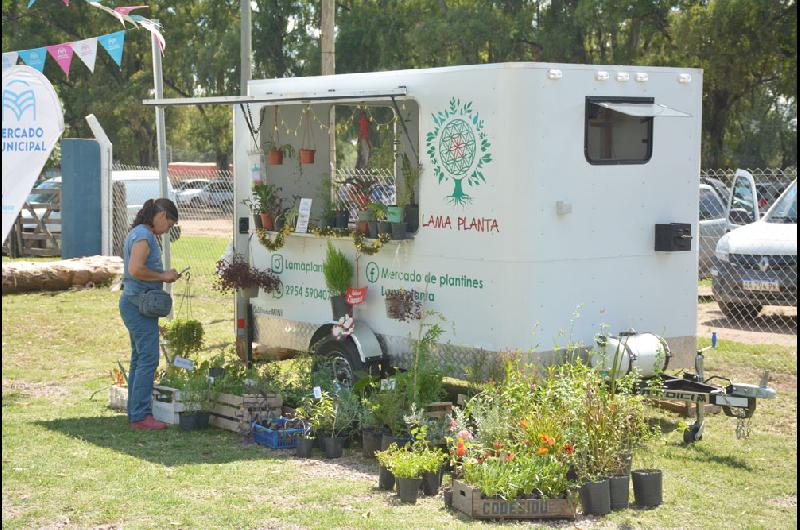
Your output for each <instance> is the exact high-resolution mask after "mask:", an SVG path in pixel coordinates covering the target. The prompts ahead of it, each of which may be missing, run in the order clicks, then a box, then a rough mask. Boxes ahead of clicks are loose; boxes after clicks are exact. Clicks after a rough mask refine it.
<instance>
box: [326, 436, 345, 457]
mask: <svg viewBox="0 0 800 530" xmlns="http://www.w3.org/2000/svg"><path fill="white" fill-rule="evenodd" d="M343 445H344V438H333V437H330V436H325V437H324V438H323V439H322V446H323V447H324V449H325V458H339V457H340V456H342V446H343Z"/></svg>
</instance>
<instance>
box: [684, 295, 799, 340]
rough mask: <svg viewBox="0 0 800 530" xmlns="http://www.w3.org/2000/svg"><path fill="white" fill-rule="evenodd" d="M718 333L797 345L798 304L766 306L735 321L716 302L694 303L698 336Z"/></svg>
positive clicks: (742, 338) (723, 335)
mask: <svg viewBox="0 0 800 530" xmlns="http://www.w3.org/2000/svg"><path fill="white" fill-rule="evenodd" d="M712 331H716V332H717V336H718V337H719V338H721V339H725V340H733V341H737V342H744V343H747V344H780V345H782V346H793V347H795V351H796V346H797V308H796V307H776V306H767V307H765V308H764V309H763V310H762V311H761V314H760V315H759V316H758V317H756V318H755V319H754V320H753V321H752V322H741V321H740V322H734V321H731V320H729V319H728V318H727V317H726V316H725V315H723V314H722V311H720V309H719V306H717V304H716V303H713V302H711V303H700V304H698V306H697V336H698V337H700V336H702V337H710V336H711V332H712Z"/></svg>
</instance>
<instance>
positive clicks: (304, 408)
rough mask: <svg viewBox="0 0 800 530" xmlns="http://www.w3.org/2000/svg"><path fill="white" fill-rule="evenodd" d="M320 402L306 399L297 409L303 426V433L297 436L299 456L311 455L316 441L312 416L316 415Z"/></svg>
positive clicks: (296, 412) (297, 415)
mask: <svg viewBox="0 0 800 530" xmlns="http://www.w3.org/2000/svg"><path fill="white" fill-rule="evenodd" d="M317 403H318V402H317V401H314V400H306V401H305V402H304V403H303V405H301V406H300V407H298V408H297V410H296V411H295V417H296V418H298V419H299V420H300V424H301V425H302V426H303V434H302V435H301V436H298V437H297V449H296V455H297V457H298V458H308V457H309V456H311V449H313V447H314V445H315V443H316V441H317V440H316V430H315V429H314V423H313V422H312V421H311V418H312V417H314V408H315V406H316V404H317Z"/></svg>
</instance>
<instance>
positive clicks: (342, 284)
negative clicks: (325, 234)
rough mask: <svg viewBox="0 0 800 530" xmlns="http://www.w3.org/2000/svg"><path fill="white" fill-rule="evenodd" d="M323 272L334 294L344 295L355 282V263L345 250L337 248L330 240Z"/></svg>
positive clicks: (326, 282) (326, 283)
mask: <svg viewBox="0 0 800 530" xmlns="http://www.w3.org/2000/svg"><path fill="white" fill-rule="evenodd" d="M322 273H323V274H324V275H325V285H327V287H328V289H329V290H330V291H331V294H332V296H341V295H344V294H345V293H346V292H347V289H348V287H350V285H351V284H352V283H353V265H352V264H351V263H350V260H349V259H347V256H345V255H344V252H342V251H341V250H338V249H337V248H335V247H334V246H333V245H332V244H331V243H330V241H329V242H328V251H327V254H326V255H325V261H324V262H323V263H322Z"/></svg>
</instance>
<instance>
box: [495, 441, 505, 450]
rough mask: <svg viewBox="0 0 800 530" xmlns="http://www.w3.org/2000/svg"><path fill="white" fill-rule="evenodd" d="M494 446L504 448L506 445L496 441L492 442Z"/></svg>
mask: <svg viewBox="0 0 800 530" xmlns="http://www.w3.org/2000/svg"><path fill="white" fill-rule="evenodd" d="M492 447H494V448H495V449H502V448H503V447H505V446H504V445H503V444H502V443H500V442H494V443H492Z"/></svg>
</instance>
